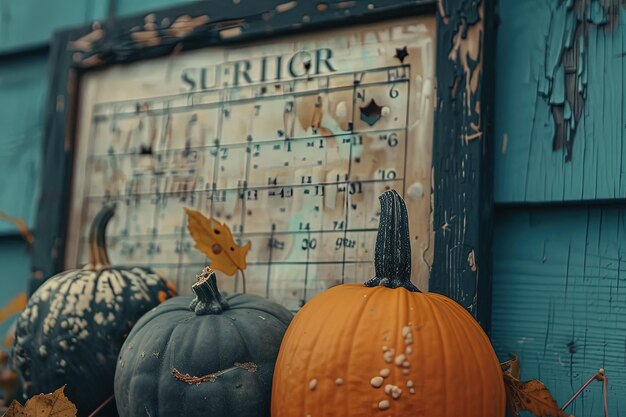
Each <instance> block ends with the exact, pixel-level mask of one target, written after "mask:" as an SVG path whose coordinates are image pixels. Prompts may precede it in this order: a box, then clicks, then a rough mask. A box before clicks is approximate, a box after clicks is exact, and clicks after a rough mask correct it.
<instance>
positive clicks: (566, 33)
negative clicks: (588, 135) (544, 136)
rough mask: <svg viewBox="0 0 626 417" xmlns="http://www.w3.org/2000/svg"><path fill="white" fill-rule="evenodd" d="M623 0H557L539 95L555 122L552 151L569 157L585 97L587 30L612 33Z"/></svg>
mask: <svg viewBox="0 0 626 417" xmlns="http://www.w3.org/2000/svg"><path fill="white" fill-rule="evenodd" d="M625 5H626V1H624V0H559V4H558V7H557V9H556V10H555V11H554V12H553V14H552V17H551V19H550V28H549V33H548V36H547V38H546V51H547V53H546V58H545V59H546V62H545V68H546V79H545V82H544V83H542V84H540V85H539V90H538V94H539V95H541V96H542V97H543V98H544V99H545V100H548V103H549V104H550V109H551V112H552V119H553V121H554V136H553V139H552V150H554V151H559V150H565V161H566V162H569V161H571V160H572V148H573V146H574V138H575V135H576V130H577V128H578V124H579V121H580V118H581V117H582V114H583V110H584V107H585V101H586V98H587V83H588V80H587V77H588V65H593V62H590V61H589V56H588V50H589V29H590V28H591V27H592V26H598V27H601V28H602V29H603V30H604V31H605V33H606V34H607V36H612V35H613V32H614V30H615V28H616V26H617V25H618V24H619V8H620V7H624V6H625Z"/></svg>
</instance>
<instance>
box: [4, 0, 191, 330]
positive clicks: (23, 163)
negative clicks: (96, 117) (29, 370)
mask: <svg viewBox="0 0 626 417" xmlns="http://www.w3.org/2000/svg"><path fill="white" fill-rule="evenodd" d="M109 1H113V2H114V4H112V5H110V4H109ZM176 3H183V2H181V1H176V0H174V1H173V0H148V1H139V0H123V1H121V0H117V1H116V0H57V1H46V0H1V1H0V109H1V111H0V178H2V187H0V211H1V212H5V213H7V214H10V215H12V216H15V217H18V218H21V219H23V220H24V221H25V222H26V223H27V225H28V227H29V228H31V230H32V228H33V226H34V220H35V218H34V216H35V212H36V204H37V200H38V195H39V191H40V189H39V182H40V181H39V180H40V173H41V171H40V170H41V159H42V155H41V147H42V133H43V127H44V111H45V109H44V103H45V101H46V96H47V90H48V74H49V68H48V57H47V49H46V45H47V44H48V42H49V40H50V37H51V35H52V33H53V32H54V31H56V30H59V29H61V28H65V27H70V26H77V25H84V24H86V23H88V22H91V21H93V20H94V19H102V18H105V17H106V16H107V13H108V12H109V10H114V11H115V12H116V14H117V15H126V14H131V13H141V12H149V11H151V10H153V9H156V8H161V7H165V6H172V5H175V4H176ZM32 232H34V233H35V235H36V232H37V231H36V230H32ZM0 265H2V268H0V309H1V308H2V307H3V306H4V305H5V304H6V302H7V301H8V300H10V299H11V298H12V297H14V296H15V295H17V294H18V293H20V292H24V291H25V290H26V283H27V281H28V279H29V278H30V275H31V258H30V252H29V250H28V248H27V247H26V245H25V243H24V241H23V240H22V239H21V238H20V237H19V233H18V231H17V229H16V228H15V226H13V225H12V224H9V223H6V222H3V221H0ZM9 324H10V321H7V322H5V323H0V342H1V340H2V339H3V336H4V334H5V333H6V331H7V329H8V326H9Z"/></svg>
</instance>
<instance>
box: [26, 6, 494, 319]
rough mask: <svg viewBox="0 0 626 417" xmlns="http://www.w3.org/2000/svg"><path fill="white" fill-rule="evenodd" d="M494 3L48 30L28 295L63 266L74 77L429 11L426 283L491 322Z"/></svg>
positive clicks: (218, 10)
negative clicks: (430, 247)
mask: <svg viewBox="0 0 626 417" xmlns="http://www.w3.org/2000/svg"><path fill="white" fill-rule="evenodd" d="M494 12H495V11H494V1H493V0H471V1H470V0H438V1H435V0H417V1H415V0H413V1H408V0H379V1H375V0H370V1H360V0H359V1H285V0H256V1H254V2H251V1H241V2H240V1H236V0H206V1H201V2H194V3H190V4H187V5H182V6H176V7H173V8H169V9H164V10H158V11H155V12H154V13H149V14H142V15H137V16H132V17H127V18H121V19H111V20H106V21H103V22H96V23H93V24H92V25H88V26H84V27H79V28H75V29H68V30H64V31H61V32H58V33H56V34H55V36H54V38H53V40H52V47H51V52H50V61H51V69H50V91H49V97H48V102H47V114H46V122H45V138H44V168H43V178H42V193H41V197H40V201H39V208H38V213H37V223H36V231H37V236H36V240H35V245H34V254H33V276H32V280H31V282H30V288H29V290H30V292H31V293H32V292H33V291H35V290H36V289H37V288H38V287H39V286H40V285H41V284H42V283H43V281H44V280H45V279H46V278H48V277H51V276H52V275H54V274H55V273H58V272H60V270H61V269H62V268H63V260H64V249H65V242H66V236H67V229H68V220H69V219H68V217H69V214H68V213H69V200H70V193H71V191H70V190H71V181H72V178H71V177H72V168H73V160H74V144H75V127H76V117H77V109H78V97H79V94H78V93H79V86H80V77H81V74H83V73H84V72H86V71H90V70H92V69H95V68H101V67H104V66H108V65H113V64H119V63H127V62H132V61H137V60H143V59H148V58H155V57H159V56H165V55H168V54H172V53H178V52H181V51H186V50H192V49H198V48H204V47H210V46H215V45H225V44H233V43H238V42H245V41H250V40H255V39H259V38H267V37H275V36H284V35H288V34H290V33H296V32H298V33H302V32H305V31H306V32H311V31H316V30H321V29H326V28H333V27H338V26H343V27H345V26H348V25H353V24H358V23H369V22H375V21H380V20H384V19H391V18H398V17H408V16H411V15H421V14H426V13H433V14H434V13H437V51H436V75H437V98H436V109H435V127H434V137H433V193H434V200H433V201H434V202H433V230H434V234H435V241H434V245H435V248H434V261H433V265H432V272H431V277H430V290H431V291H435V292H440V293H443V294H446V295H448V296H450V297H451V298H453V299H455V300H457V301H458V302H459V303H461V304H462V305H463V306H465V307H466V308H467V309H468V310H469V311H470V312H471V313H472V314H473V315H474V316H475V317H476V318H477V319H478V321H479V322H480V323H481V324H482V325H483V327H484V328H485V329H487V330H488V329H489V322H490V313H491V252H492V249H491V239H492V238H491V234H492V206H493V197H492V188H493V187H492V165H493V162H492V153H493V149H492V148H493V146H492V143H493V138H492V130H493V129H492V119H493V94H492V93H493V87H492V85H491V84H492V83H493V54H494V42H495V18H494V16H495V13H494ZM181 16H184V17H183V18H182V20H181ZM303 16H307V18H306V19H303ZM183 20H184V22H185V23H184V24H182V25H181V24H179V25H175V24H174V23H175V22H181V21H183Z"/></svg>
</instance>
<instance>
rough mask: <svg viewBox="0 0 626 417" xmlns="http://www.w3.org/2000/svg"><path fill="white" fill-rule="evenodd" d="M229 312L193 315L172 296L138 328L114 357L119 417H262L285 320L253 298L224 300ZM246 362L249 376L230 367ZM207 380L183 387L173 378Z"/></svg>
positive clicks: (282, 312) (284, 313)
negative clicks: (176, 373) (212, 378)
mask: <svg viewBox="0 0 626 417" xmlns="http://www.w3.org/2000/svg"><path fill="white" fill-rule="evenodd" d="M224 298H225V299H226V301H227V302H228V304H229V305H230V309H228V310H225V311H223V312H222V313H220V314H208V315H196V314H195V313H194V312H193V311H191V310H190V308H189V305H190V303H191V301H192V299H193V297H175V298H172V299H171V300H168V301H166V302H164V303H163V304H161V305H159V306H158V307H156V308H155V309H153V310H152V311H150V312H149V313H148V314H146V315H145V316H144V317H142V318H141V320H139V322H137V325H136V326H135V327H134V328H133V330H132V331H131V334H130V335H129V336H128V339H126V342H125V343H124V346H123V347H122V351H121V352H120V357H119V361H118V364H117V370H116V373H115V397H116V401H117V409H118V412H119V414H120V416H121V417H135V416H147V415H150V416H167V417H175V416H184V417H201V416H202V417H269V416H270V395H271V390H272V375H273V372H274V363H275V361H276V357H277V355H278V349H279V346H280V342H281V340H282V338H283V334H284V332H285V330H286V329H287V326H288V324H289V322H290V321H291V318H292V314H291V313H290V312H289V311H288V310H286V309H285V308H284V307H282V306H280V305H278V304H276V303H273V302H270V301H269V300H266V299H264V298H261V297H258V296H254V295H241V294H234V295H230V296H225V297H224ZM236 362H238V363H246V362H253V363H254V364H256V365H257V367H258V368H257V371H256V372H253V373H252V372H248V371H246V370H244V369H239V368H235V367H233V365H234V364H235V363H236ZM174 368H176V369H177V370H178V371H180V372H181V373H183V374H190V375H192V376H203V375H207V374H212V373H215V372H218V371H223V370H227V372H226V373H224V375H222V376H219V377H218V378H217V379H216V380H215V381H214V382H210V381H207V382H202V383H199V384H188V383H186V382H184V381H181V380H179V379H177V378H175V377H174V376H173V374H172V372H173V369H174Z"/></svg>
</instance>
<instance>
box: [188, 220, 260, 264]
mask: <svg viewBox="0 0 626 417" xmlns="http://www.w3.org/2000/svg"><path fill="white" fill-rule="evenodd" d="M185 212H186V213H187V219H188V220H187V229H189V233H191V237H192V238H193V240H194V241H195V242H196V245H195V247H196V249H198V250H199V251H200V252H202V253H204V254H205V255H206V256H207V257H208V258H209V259H210V260H211V262H212V263H211V265H210V266H211V268H213V269H215V270H218V271H221V272H223V273H225V274H226V275H234V274H235V273H236V272H237V271H238V270H241V271H243V270H244V269H246V266H247V264H246V256H247V255H248V251H249V250H250V246H251V244H250V242H248V243H246V244H245V245H244V246H237V244H236V243H235V240H234V239H233V234H232V233H231V231H230V229H229V228H228V226H226V224H224V223H220V222H219V221H217V220H215V219H213V218H207V217H205V216H204V215H203V214H202V213H200V212H199V211H196V210H192V209H189V208H185Z"/></svg>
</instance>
